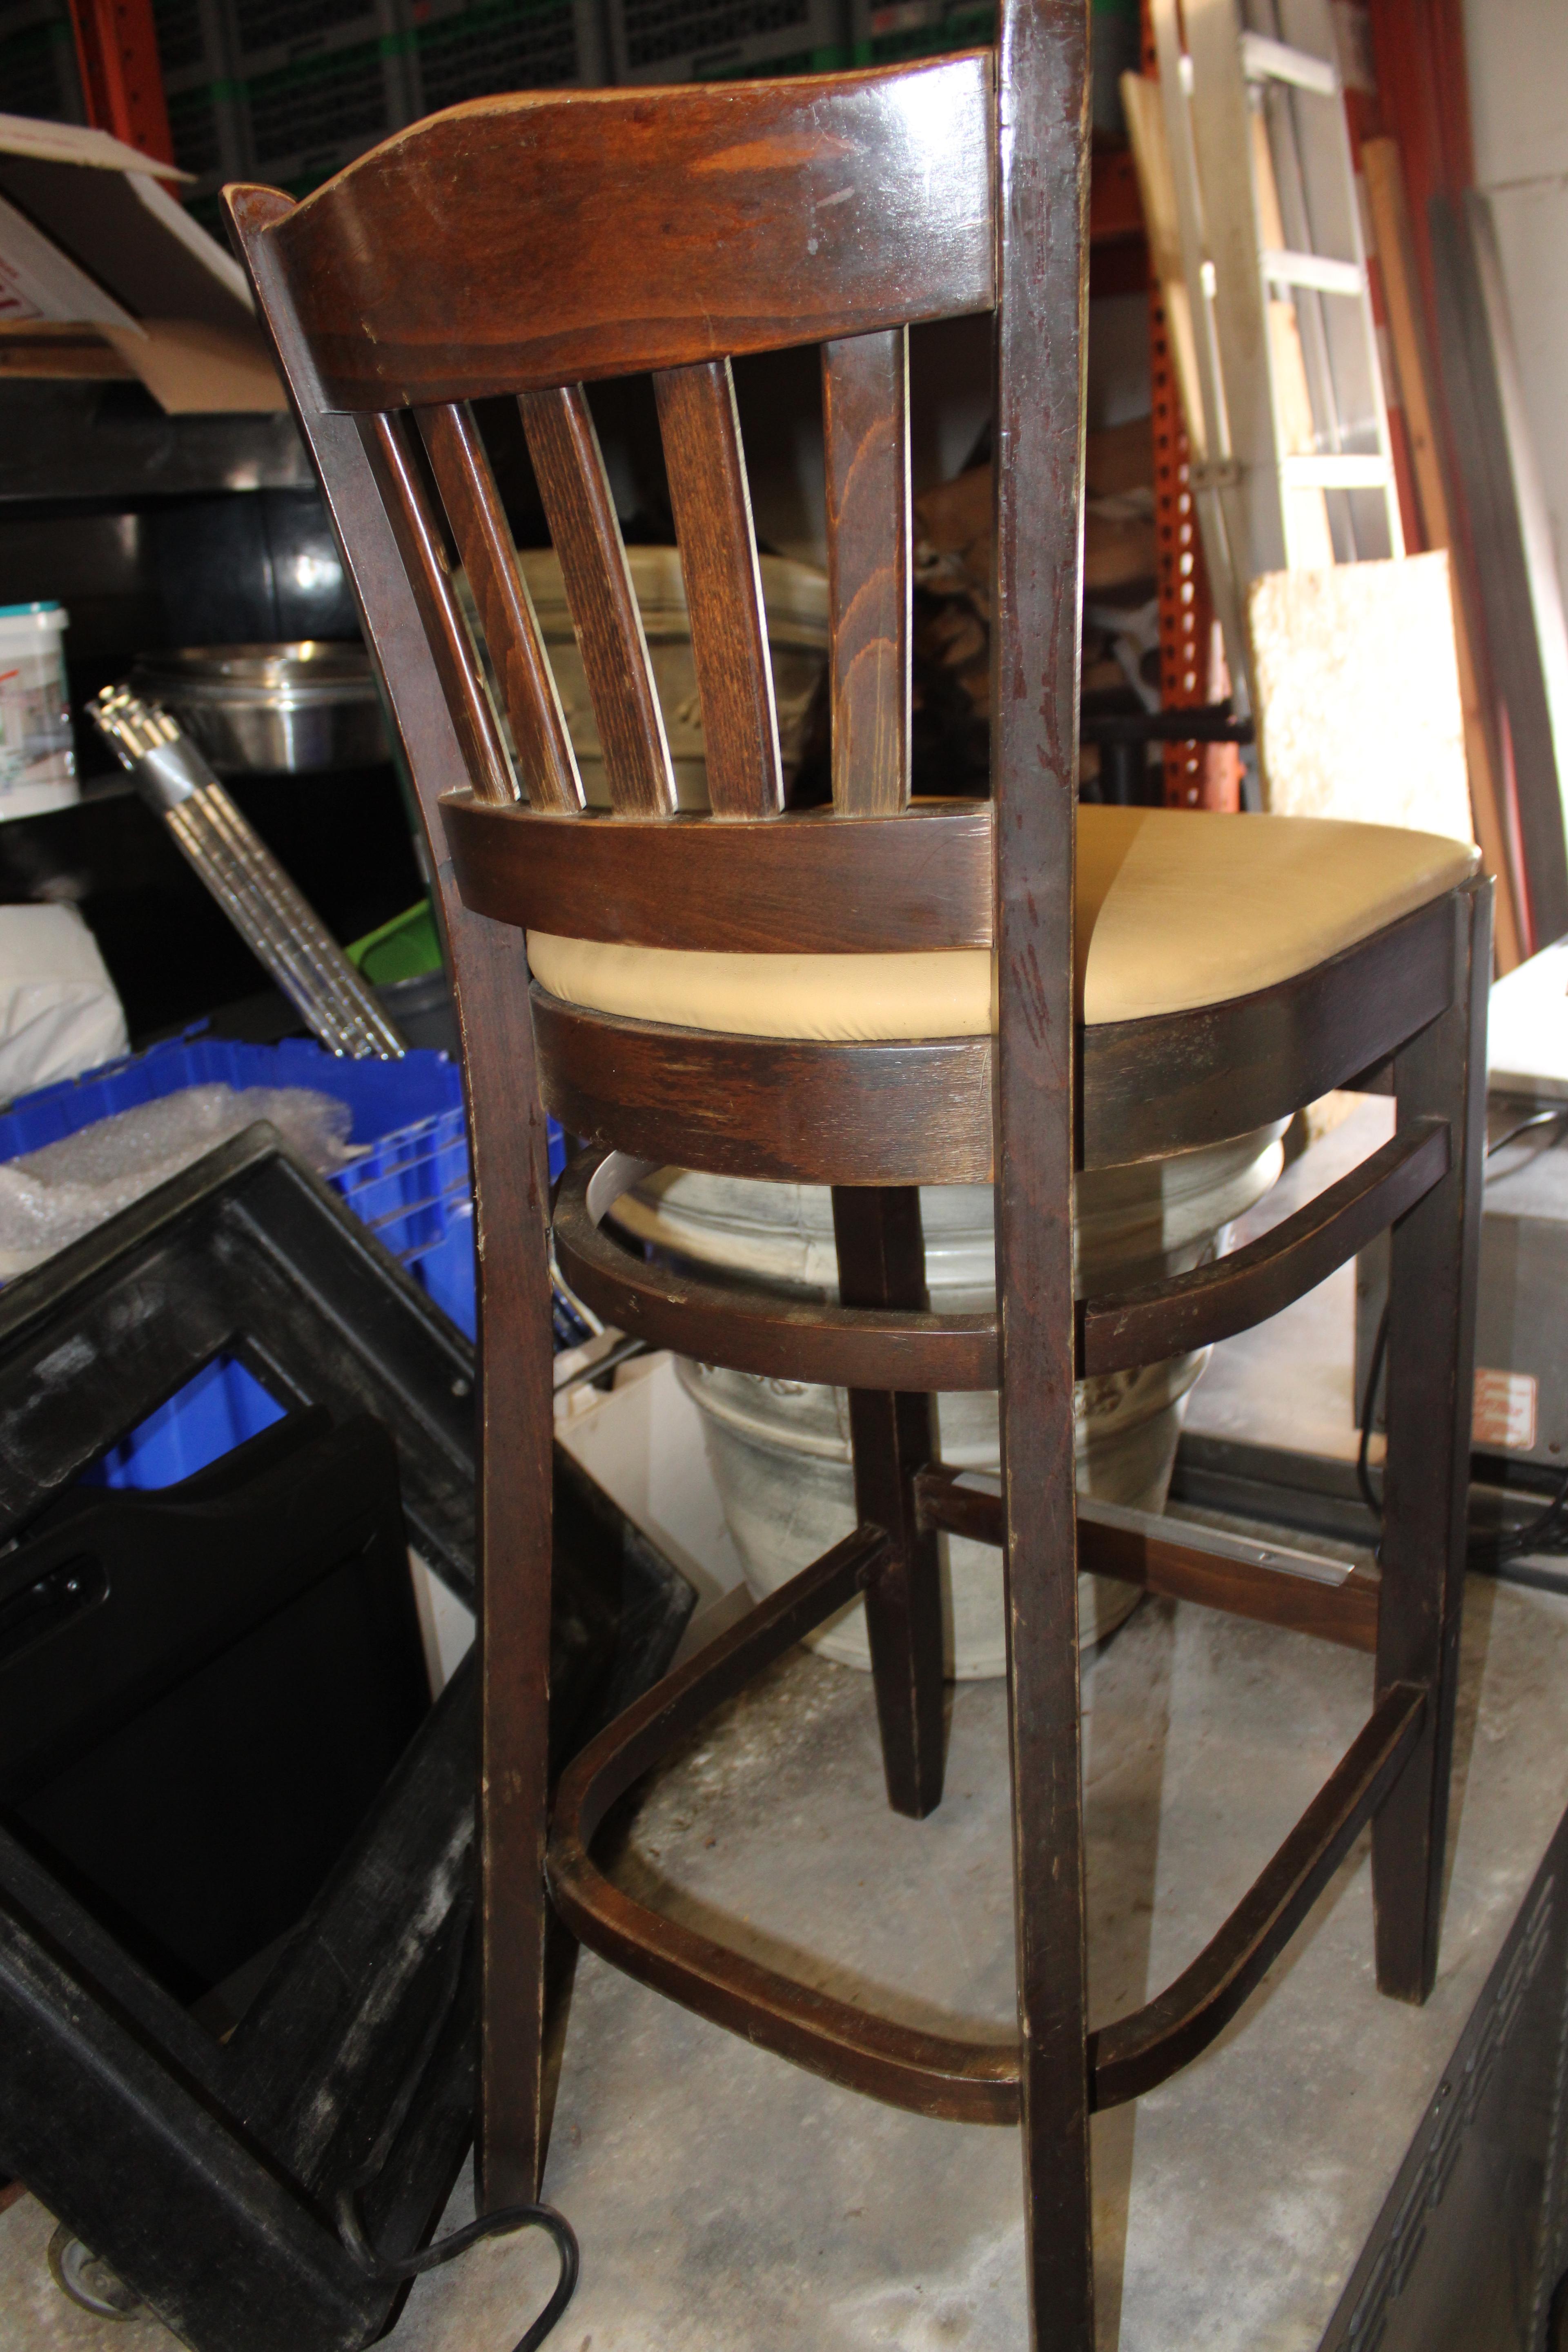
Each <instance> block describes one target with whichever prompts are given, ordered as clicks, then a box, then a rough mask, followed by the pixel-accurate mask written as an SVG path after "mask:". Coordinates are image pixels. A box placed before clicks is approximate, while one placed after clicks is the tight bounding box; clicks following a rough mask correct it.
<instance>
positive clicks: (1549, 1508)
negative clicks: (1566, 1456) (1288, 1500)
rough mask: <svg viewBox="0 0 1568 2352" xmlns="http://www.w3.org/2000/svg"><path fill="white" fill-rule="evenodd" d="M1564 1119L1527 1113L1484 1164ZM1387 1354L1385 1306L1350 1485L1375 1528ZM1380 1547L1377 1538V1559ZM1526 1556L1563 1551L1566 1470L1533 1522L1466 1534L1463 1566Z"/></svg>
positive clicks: (1567, 1544)
mask: <svg viewBox="0 0 1568 2352" xmlns="http://www.w3.org/2000/svg"><path fill="white" fill-rule="evenodd" d="M1564 1120H1568V1104H1564V1105H1563V1108H1561V1109H1559V1110H1539V1111H1535V1112H1533V1113H1532V1114H1531V1117H1530V1118H1521V1120H1520V1122H1519V1124H1518V1126H1517V1127H1510V1129H1509V1130H1508V1132H1507V1134H1506V1135H1500V1136H1499V1137H1498V1139H1497V1140H1496V1142H1495V1143H1489V1144H1488V1146H1487V1149H1486V1160H1487V1161H1488V1162H1490V1161H1491V1160H1495V1159H1496V1157H1497V1155H1498V1153H1499V1152H1500V1151H1502V1150H1506V1149H1507V1147H1508V1146H1509V1145H1510V1143H1517V1142H1518V1140H1519V1139H1520V1137H1521V1135H1528V1134H1529V1133H1530V1132H1531V1129H1535V1128H1542V1127H1560V1126H1562V1124H1563V1121H1564ZM1482 1181H1483V1182H1484V1183H1490V1182H1491V1181H1492V1179H1491V1178H1490V1177H1489V1176H1484V1177H1483V1179H1482ZM1387 1353H1388V1308H1387V1306H1386V1305H1385V1306H1384V1310H1383V1313H1382V1314H1381V1315H1380V1316H1379V1317H1378V1319H1377V1336H1376V1338H1375V1339H1373V1343H1372V1360H1371V1362H1370V1363H1369V1365H1368V1367H1367V1375H1366V1388H1365V1391H1364V1393H1363V1397H1362V1407H1361V1443H1360V1444H1359V1445H1358V1447H1357V1448H1356V1465H1355V1475H1356V1485H1357V1486H1359V1487H1360V1489H1361V1498H1362V1501H1363V1503H1364V1504H1365V1505H1366V1507H1367V1509H1368V1510H1369V1511H1370V1512H1371V1513H1372V1516H1373V1518H1374V1519H1375V1520H1376V1521H1377V1523H1378V1526H1379V1528H1382V1525H1383V1497H1382V1496H1381V1495H1380V1494H1379V1493H1378V1491H1377V1489H1376V1487H1375V1486H1373V1482H1372V1470H1371V1466H1370V1462H1369V1456H1370V1454H1371V1449H1372V1428H1373V1414H1374V1412H1375V1411H1376V1408H1377V1398H1378V1389H1379V1386H1380V1383H1381V1382H1382V1380H1383V1367H1384V1359H1385V1357H1386V1356H1387ZM1382 1549H1383V1544H1382V1539H1381V1536H1380V1538H1379V1541H1378V1546H1377V1553H1378V1555H1381V1553H1382ZM1526 1552H1568V1470H1564V1472H1563V1476H1562V1478H1561V1479H1560V1480H1559V1482H1558V1485H1557V1490H1556V1492H1555V1493H1554V1494H1553V1496H1552V1499H1551V1501H1550V1502H1549V1503H1548V1504H1547V1505H1546V1506H1545V1507H1544V1509H1542V1510H1541V1511H1538V1512H1537V1513H1536V1515H1535V1517H1534V1518H1532V1519H1527V1520H1526V1521H1525V1522H1524V1525H1523V1526H1522V1527H1518V1528H1508V1529H1506V1530H1505V1531H1504V1532H1503V1533H1502V1534H1500V1535H1495V1536H1492V1535H1487V1536H1472V1537H1471V1538H1470V1540H1469V1543H1468V1547H1467V1557H1468V1562H1469V1565H1470V1566H1471V1567H1472V1568H1476V1569H1481V1570H1491V1571H1495V1570H1498V1569H1499V1568H1501V1567H1502V1566H1504V1565H1505V1564H1506V1562H1508V1561H1509V1560H1512V1559H1520V1558H1521V1556H1522V1555H1523V1554H1524V1553H1526Z"/></svg>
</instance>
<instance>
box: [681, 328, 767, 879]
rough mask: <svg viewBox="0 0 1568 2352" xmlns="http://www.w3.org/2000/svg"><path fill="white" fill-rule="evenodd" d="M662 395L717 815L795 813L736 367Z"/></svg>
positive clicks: (705, 370)
mask: <svg viewBox="0 0 1568 2352" xmlns="http://www.w3.org/2000/svg"><path fill="white" fill-rule="evenodd" d="M653 388H654V394H655V397H656V399H657V400H658V423H659V431H660V434H661V435H662V436H663V440H664V463H665V471H666V473H667V475H668V480H669V499H670V504H671V506H672V507H673V509H674V510H675V536H676V540H677V542H678V544H679V549H680V573H681V578H682V580H683V581H684V583H685V586H686V609H687V611H688V613H689V615H690V619H691V656H692V660H693V662H694V663H695V665H696V669H697V690H698V693H699V695H700V698H701V703H702V741H703V746H704V751H705V753H706V762H705V764H706V768H707V775H708V798H709V802H710V805H711V807H712V810H713V814H714V815H715V816H752V817H755V816H776V815H777V814H778V813H779V811H780V810H781V809H782V808H783V807H784V770H783V768H782V766H781V765H780V763H779V722H778V712H777V711H776V709H774V707H773V663H772V661H771V660H770V658H769V656H768V631H767V623H766V621H765V619H764V617H763V575H762V572H760V570H759V569H758V566H757V541H756V534H755V532H754V531H753V530H752V499H751V492H750V491H749V490H748V488H747V487H746V466H745V460H744V458H743V457H742V454H741V419H740V416H739V414H738V413H737V411H736V407H735V385H734V379H733V377H732V376H731V373H730V362H729V361H728V360H705V361H703V362H700V364H699V365H698V366H696V367H684V368H671V369H668V370H666V371H664V372H663V373H660V374H658V375H656V376H655V377H654V380H653ZM687 887H690V886H689V884H688V886H687Z"/></svg>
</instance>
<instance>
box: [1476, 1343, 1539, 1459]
mask: <svg viewBox="0 0 1568 2352" xmlns="http://www.w3.org/2000/svg"><path fill="white" fill-rule="evenodd" d="M1539 1386H1540V1383H1539V1382H1538V1381H1536V1379H1535V1377H1534V1375H1533V1374H1532V1373H1531V1372H1494V1371H1489V1370H1487V1368H1486V1367H1485V1366H1484V1365H1479V1366H1478V1367H1477V1370H1476V1410H1475V1419H1474V1422H1473V1423H1472V1424H1471V1434H1472V1436H1473V1437H1474V1440H1475V1443H1476V1444H1478V1445H1504V1446H1507V1447H1509V1448H1510V1451H1512V1452H1513V1453H1516V1454H1528V1453H1530V1452H1531V1449H1532V1448H1533V1446H1534V1444H1535V1402H1536V1396H1537V1392H1538V1390H1539Z"/></svg>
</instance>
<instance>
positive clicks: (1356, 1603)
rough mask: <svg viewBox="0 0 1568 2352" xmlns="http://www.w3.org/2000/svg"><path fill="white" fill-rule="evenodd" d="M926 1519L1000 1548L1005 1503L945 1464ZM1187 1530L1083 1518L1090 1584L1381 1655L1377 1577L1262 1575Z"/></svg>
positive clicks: (929, 1476)
mask: <svg viewBox="0 0 1568 2352" xmlns="http://www.w3.org/2000/svg"><path fill="white" fill-rule="evenodd" d="M915 1495H916V1499H917V1502H918V1504H919V1507H920V1511H921V1517H922V1518H924V1519H926V1520H927V1521H928V1522H929V1524H930V1525H931V1527H933V1528H945V1529H946V1531H947V1532H948V1534H950V1535H955V1536H964V1537H967V1538H968V1539H969V1541H970V1542H971V1543H988V1544H996V1545H1000V1543H1001V1541H1002V1532H1003V1528H1002V1497H1001V1496H1000V1495H999V1494H996V1495H993V1494H987V1493H985V1492H984V1490H982V1489H978V1488H976V1487H973V1486H960V1485H959V1484H958V1483H957V1474H956V1473H955V1472H953V1471H952V1470H948V1469H944V1468H943V1466H942V1465H941V1464H940V1463H936V1464H933V1465H932V1466H931V1468H930V1469H928V1470H923V1471H921V1475H920V1476H919V1477H918V1478H917V1479H916V1481H915ZM1181 1533H1182V1522H1181V1521H1180V1520H1179V1519H1173V1520H1172V1522H1171V1531H1170V1533H1169V1535H1168V1536H1166V1535H1162V1536H1158V1537H1156V1536H1152V1535H1144V1534H1141V1533H1137V1532H1134V1531H1133V1530H1132V1529H1131V1528H1110V1527H1106V1526H1104V1525H1103V1524H1101V1523H1099V1522H1097V1521H1095V1520H1093V1519H1086V1518H1084V1517H1081V1516H1080V1517H1079V1523H1078V1564H1079V1570H1080V1572H1081V1573H1082V1574H1083V1575H1085V1576H1110V1577H1115V1578H1116V1579H1117V1580H1118V1581H1119V1582H1121V1583H1122V1584H1137V1585H1141V1586H1142V1588H1143V1590H1144V1591H1146V1592H1158V1593H1162V1594H1163V1595H1164V1597H1165V1598H1166V1599H1167V1600H1171V1601H1196V1602H1197V1603H1198V1604H1199V1606H1200V1607H1202V1608H1205V1609H1222V1610H1224V1611H1226V1612H1227V1613H1228V1614H1229V1615H1231V1616H1233V1617H1250V1618H1252V1619H1254V1620H1255V1621H1256V1622H1258V1623H1260V1624H1264V1625H1279V1626H1282V1627H1283V1628H1284V1629H1285V1630H1286V1631H1287V1632H1289V1633H1311V1634H1314V1635H1316V1636H1317V1638H1318V1639H1319V1640H1320V1641H1324V1642H1336V1643H1339V1644H1340V1645H1341V1647H1342V1648H1343V1649H1347V1650H1374V1649H1375V1648H1376V1647H1377V1592H1378V1582H1377V1579H1376V1577H1375V1576H1369V1575H1367V1574H1366V1573H1364V1571H1363V1570H1360V1569H1353V1570H1352V1571H1351V1573H1350V1575H1349V1576H1347V1577H1346V1579H1345V1580H1344V1582H1343V1583H1342V1584H1325V1583H1323V1582H1321V1581H1320V1580H1319V1579H1317V1578H1316V1577H1309V1576H1291V1575H1290V1574H1289V1572H1288V1571H1287V1570H1282V1569H1278V1568H1255V1567H1251V1566H1249V1565H1248V1564H1247V1562H1246V1561H1244V1560H1231V1559H1217V1558H1215V1555H1214V1554H1213V1553H1212V1552H1204V1551H1199V1550H1197V1549H1194V1546H1193V1545H1191V1544H1187V1543H1184V1542H1183V1541H1182V1540H1181Z"/></svg>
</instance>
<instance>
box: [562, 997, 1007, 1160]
mask: <svg viewBox="0 0 1568 2352" xmlns="http://www.w3.org/2000/svg"><path fill="white" fill-rule="evenodd" d="M533 1024H534V1035H535V1038H536V1040H537V1043H538V1051H539V1066H540V1075H541V1083H542V1086H543V1088H544V1095H545V1100H546V1102H547V1103H548V1104H549V1107H550V1108H551V1110H552V1112H553V1114H554V1116H555V1117H556V1118H558V1119H559V1120H560V1121H561V1124H562V1126H563V1128H564V1129H566V1132H567V1133H568V1135H578V1136H581V1137H582V1138H583V1139H584V1141H585V1142H590V1143H602V1144H607V1145H610V1146H612V1147H614V1148H615V1149H616V1150H621V1151H626V1152H629V1153H630V1154H631V1155H632V1156H633V1157H634V1158H636V1159H638V1160H652V1161H654V1162H655V1163H656V1164H658V1165H661V1166H662V1165H669V1164H673V1165H674V1166H676V1167H682V1168H706V1169H710V1170H711V1171H713V1173H714V1174H716V1175H721V1176H776V1177H779V1178H780V1179H782V1180H784V1181H793V1182H797V1183H803V1184H920V1183H926V1184H983V1183H984V1182H985V1181H986V1179H987V1178H988V1177H989V1175H990V1173H991V1138H990V1117H991V1093H990V1082H991V1040H990V1039H989V1038H988V1037H938V1038H931V1039H927V1040H925V1041H924V1042H923V1043H917V1044H914V1045H792V1044H790V1043H789V1042H788V1041H787V1040H781V1039H779V1038H756V1037H721V1036H717V1035H715V1034H712V1033H711V1032H710V1031H708V1030H705V1029H667V1028H664V1027H661V1026H660V1025H659V1024H657V1023H655V1022H651V1021H622V1020H619V1019H616V1017H615V1016H613V1015H611V1014H605V1013H580V1012H578V1011H576V1010H575V1009H574V1007H573V1006H571V1005H569V1004H563V1003H562V1002H561V1000H560V998H559V997H554V996H548V995H546V994H545V992H544V991H543V990H542V988H540V987H539V986H538V985H537V983H536V984H535V987H534V990H533Z"/></svg>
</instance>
